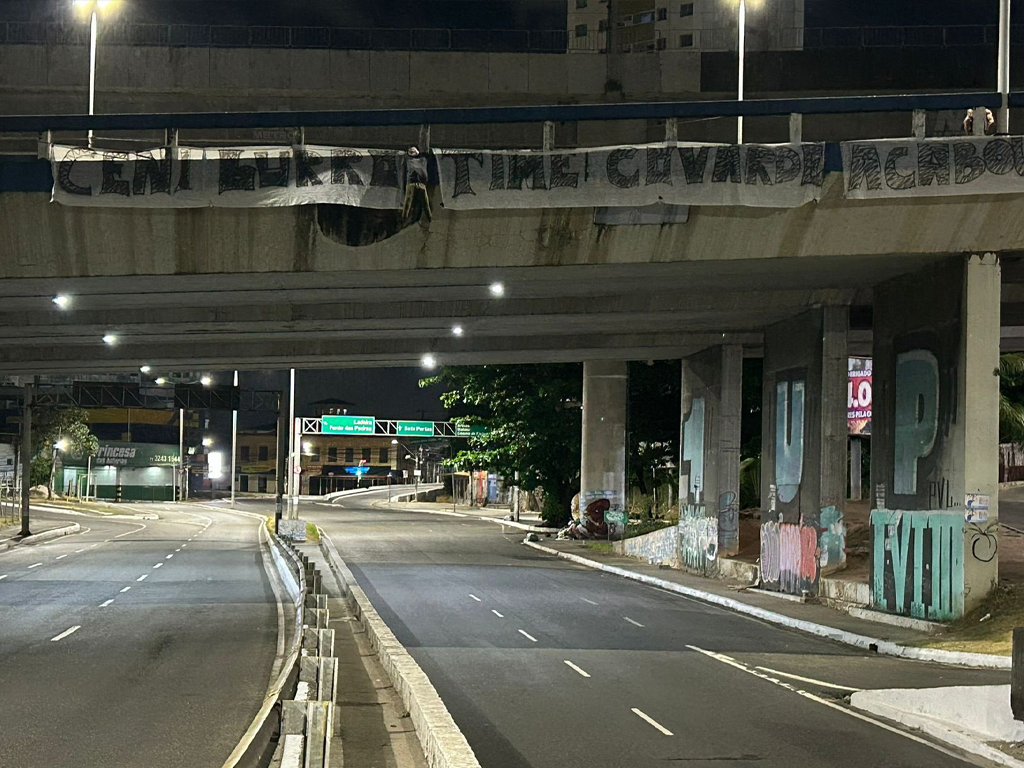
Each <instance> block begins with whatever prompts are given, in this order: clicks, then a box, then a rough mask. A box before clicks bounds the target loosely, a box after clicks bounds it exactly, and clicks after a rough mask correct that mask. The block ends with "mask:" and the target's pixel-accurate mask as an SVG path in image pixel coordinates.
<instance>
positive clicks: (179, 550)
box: [174, 544, 184, 552]
mask: <svg viewBox="0 0 1024 768" xmlns="http://www.w3.org/2000/svg"><path fill="white" fill-rule="evenodd" d="M182 546H184V544H183V545H182ZM174 551H175V552H181V547H178V548H177V549H176V550H174Z"/></svg>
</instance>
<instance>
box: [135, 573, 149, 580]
mask: <svg viewBox="0 0 1024 768" xmlns="http://www.w3.org/2000/svg"><path fill="white" fill-rule="evenodd" d="M148 576H149V574H148V573H144V574H142V575H141V576H139V578H137V579H136V581H145V580H146V578H147V577H148Z"/></svg>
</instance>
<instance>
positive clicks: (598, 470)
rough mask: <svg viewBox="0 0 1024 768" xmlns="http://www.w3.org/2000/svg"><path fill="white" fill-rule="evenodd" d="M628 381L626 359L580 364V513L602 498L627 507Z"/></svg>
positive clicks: (610, 504)
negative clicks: (581, 413)
mask: <svg viewBox="0 0 1024 768" xmlns="http://www.w3.org/2000/svg"><path fill="white" fill-rule="evenodd" d="M627 383H628V374H627V367H626V363H625V362H620V361H587V362H584V363H583V450H582V459H581V462H580V514H581V515H584V514H586V510H587V506H588V505H590V504H598V503H599V502H601V501H602V500H607V502H608V503H607V508H608V509H609V510H612V511H622V510H624V509H625V508H626V395H627ZM602 506H604V505H602Z"/></svg>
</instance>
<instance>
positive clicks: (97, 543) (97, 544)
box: [89, 542, 100, 549]
mask: <svg viewBox="0 0 1024 768" xmlns="http://www.w3.org/2000/svg"><path fill="white" fill-rule="evenodd" d="M99 545H100V542H96V543H95V544H90V545H89V549H96V547H98V546H99Z"/></svg>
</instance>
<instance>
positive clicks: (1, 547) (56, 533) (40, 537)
mask: <svg viewBox="0 0 1024 768" xmlns="http://www.w3.org/2000/svg"><path fill="white" fill-rule="evenodd" d="M81 530H82V526H80V525H79V524H78V523H72V524H71V525H65V526H64V527H63V528H51V529H50V530H48V531H43V532H42V533H37V534H34V535H32V536H26V537H25V538H24V539H19V540H18V541H8V542H4V543H3V544H0V552H6V551H7V550H9V549H12V548H13V547H18V546H21V545H22V544H35V543H37V542H40V541H47V540H49V539H56V538H59V537H61V536H70V535H71V534H73V533H79V532H80V531H81Z"/></svg>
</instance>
